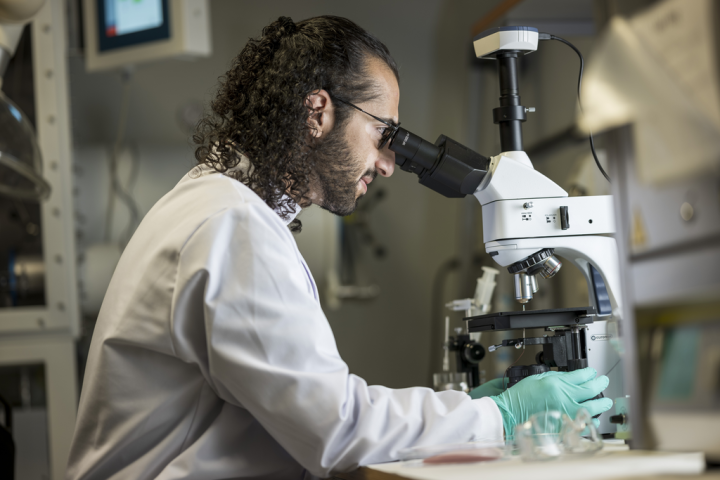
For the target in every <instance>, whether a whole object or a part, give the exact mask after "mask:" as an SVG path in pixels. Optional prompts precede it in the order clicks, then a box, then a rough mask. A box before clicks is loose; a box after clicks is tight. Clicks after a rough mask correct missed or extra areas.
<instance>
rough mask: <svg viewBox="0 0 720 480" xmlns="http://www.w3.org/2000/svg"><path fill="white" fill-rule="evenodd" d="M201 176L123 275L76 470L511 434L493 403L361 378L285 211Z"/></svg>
mask: <svg viewBox="0 0 720 480" xmlns="http://www.w3.org/2000/svg"><path fill="white" fill-rule="evenodd" d="M193 172H194V174H193ZM193 172H191V173H190V174H189V175H186V176H185V177H184V178H183V179H182V180H181V181H180V182H179V183H178V185H177V186H176V187H175V188H174V189H173V190H172V191H171V192H169V193H168V194H167V195H165V196H164V197H163V198H162V199H161V200H160V201H159V202H158V203H157V204H156V205H155V206H154V207H153V209H152V210H151V211H150V212H149V213H148V214H147V216H146V217H145V218H144V220H143V221H142V224H141V225H140V227H139V228H138V230H137V232H136V233H135V235H134V236H133V238H132V240H131V241H130V243H129V244H128V246H127V248H126V249H125V252H124V253H123V256H122V258H121V260H120V262H119V264H118V266H117V269H116V271H115V274H114V276H113V278H112V281H111V283H110V287H109V288H108V291H107V294H106V296H105V300H104V302H103V305H102V309H101V311H100V315H99V318H98V321H97V326H96V327H95V333H94V335H93V339H92V344H91V347H90V356H89V360H88V365H87V369H86V372H85V379H84V384H83V389H82V394H81V397H80V407H79V412H78V420H77V425H76V429H75V436H74V439H73V444H72V450H71V455H70V460H69V467H68V474H67V478H68V479H73V480H74V479H102V480H106V479H132V480H141V479H150V478H157V479H180V478H182V479H204V480H209V479H232V478H256V479H259V478H298V479H299V478H303V476H304V475H306V474H307V472H309V473H310V474H312V475H317V476H320V477H323V476H328V475H329V474H330V472H333V471H343V470H350V469H353V468H355V467H357V466H358V465H363V464H369V463H373V462H385V461H390V460H393V459H395V458H396V457H397V452H398V450H400V449H402V448H406V447H409V446H413V445H427V444H439V443H446V442H462V441H467V440H474V439H485V438H487V439H494V440H497V439H500V438H501V436H502V417H501V415H500V412H499V410H498V408H497V406H496V405H495V403H494V402H493V401H492V400H491V399H487V398H486V399H480V400H471V399H470V398H469V397H468V396H467V395H466V394H464V393H461V392H453V391H448V392H442V393H435V392H433V391H432V390H430V389H428V388H421V387H417V388H405V389H400V390H393V389H389V388H385V387H381V386H368V385H367V384H366V382H365V381H364V380H363V379H361V378H359V377H357V376H355V375H352V374H350V373H349V372H348V367H347V365H346V364H345V362H343V360H342V359H341V358H340V355H339V354H338V351H337V347H336V344H335V339H334V338H333V334H332V331H331V329H330V326H329V324H328V322H327V319H326V318H325V315H324V314H323V312H322V309H321V307H320V303H319V302H318V295H317V288H316V286H315V282H314V281H313V279H312V276H311V274H310V272H309V270H308V268H307V265H306V264H305V262H304V260H303V258H302V256H301V255H300V252H299V251H298V249H297V246H296V244H295V240H294V238H293V236H292V234H291V232H290V230H289V229H288V228H287V223H288V221H283V220H282V219H281V218H280V216H279V215H278V214H277V213H276V212H274V211H273V210H272V209H270V208H269V207H268V206H267V205H266V204H265V203H264V202H263V201H262V200H261V199H260V198H259V197H258V196H257V195H256V194H255V193H254V192H252V190H250V189H249V188H248V187H246V186H245V185H243V184H241V183H239V182H237V181H235V180H233V179H231V178H229V177H227V176H224V175H220V174H217V173H211V172H210V171H208V170H207V169H201V168H195V169H194V170H193ZM368 347H369V348H370V347H371V346H370V345H368Z"/></svg>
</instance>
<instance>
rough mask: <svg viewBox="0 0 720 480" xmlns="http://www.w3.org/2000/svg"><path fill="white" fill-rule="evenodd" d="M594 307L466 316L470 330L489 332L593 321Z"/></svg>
mask: <svg viewBox="0 0 720 480" xmlns="http://www.w3.org/2000/svg"><path fill="white" fill-rule="evenodd" d="M594 317H595V308H594V307H575V308H553V309H549V310H527V311H524V312H497V313H489V314H487V315H478V316H476V317H467V318H464V319H463V320H465V321H466V322H467V326H468V331H469V332H470V333H472V332H487V331H493V330H495V331H505V330H517V329H520V328H547V327H576V326H578V325H587V324H590V323H593V318H594Z"/></svg>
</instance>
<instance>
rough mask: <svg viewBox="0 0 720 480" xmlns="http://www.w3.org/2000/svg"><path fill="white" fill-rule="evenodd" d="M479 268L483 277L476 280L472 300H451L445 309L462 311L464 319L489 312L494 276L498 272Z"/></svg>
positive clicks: (492, 269)
mask: <svg viewBox="0 0 720 480" xmlns="http://www.w3.org/2000/svg"><path fill="white" fill-rule="evenodd" d="M481 268H482V270H483V276H482V277H480V278H478V279H477V285H476V286H475V294H474V295H473V298H463V299H460V300H453V301H452V302H450V303H447V304H445V306H446V307H447V308H449V309H450V310H453V311H456V312H458V311H463V312H465V316H466V317H471V316H473V315H484V314H486V313H488V312H489V311H490V309H491V308H492V303H491V301H492V295H493V292H494V291H495V285H497V283H496V282H495V276H496V275H497V274H498V273H500V272H499V271H498V270H497V269H495V268H492V267H481Z"/></svg>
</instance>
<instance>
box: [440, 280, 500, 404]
mask: <svg viewBox="0 0 720 480" xmlns="http://www.w3.org/2000/svg"><path fill="white" fill-rule="evenodd" d="M481 268H482V270H483V276H482V277H480V278H478V279H477V284H476V286H475V295H473V298H463V299H460V300H453V301H452V302H450V303H447V304H446V305H445V307H447V308H448V309H450V310H453V311H462V312H464V313H465V316H466V317H470V316H473V315H479V314H482V313H486V312H489V311H490V309H491V307H492V306H491V303H490V302H491V300H492V295H493V292H494V290H495V285H496V283H495V276H496V275H497V274H498V273H500V272H498V271H497V270H496V269H494V268H492V267H481ZM449 322H450V319H449V317H445V341H444V343H443V348H444V350H445V355H444V358H443V370H444V371H448V370H449V358H448V356H449V352H455V369H456V370H457V372H461V373H463V374H465V375H467V382H468V385H469V387H470V389H471V390H472V389H473V388H475V387H478V386H480V385H481V384H482V383H483V382H484V381H485V379H484V378H483V377H484V375H481V371H480V367H479V363H480V361H481V360H482V359H483V358H484V357H485V349H484V348H483V346H482V345H481V344H480V335H481V333H476V332H473V333H468V332H467V331H466V332H465V333H463V330H462V328H456V329H455V336H452V337H451V336H450V331H449V330H450V325H449Z"/></svg>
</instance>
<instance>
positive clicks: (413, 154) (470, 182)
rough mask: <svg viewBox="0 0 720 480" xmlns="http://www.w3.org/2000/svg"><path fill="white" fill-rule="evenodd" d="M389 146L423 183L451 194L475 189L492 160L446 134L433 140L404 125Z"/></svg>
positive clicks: (403, 167) (457, 195)
mask: <svg viewBox="0 0 720 480" xmlns="http://www.w3.org/2000/svg"><path fill="white" fill-rule="evenodd" d="M388 148H390V150H392V151H393V152H394V153H395V163H396V164H397V165H398V166H399V167H400V169H401V170H404V171H406V172H411V173H414V174H416V175H417V176H418V177H419V179H420V183H421V184H422V185H425V186H426V187H428V188H430V189H432V190H435V191H436V192H438V193H440V194H441V195H444V196H446V197H449V198H459V197H464V196H465V195H468V194H470V195H472V194H473V193H475V190H476V189H477V187H478V185H480V182H481V181H482V179H483V178H484V177H485V174H486V173H487V169H488V164H489V163H490V161H489V159H488V158H486V157H483V156H482V155H480V154H478V153H475V152H474V151H472V150H470V149H469V148H467V147H465V146H463V145H461V144H459V143H458V142H456V141H455V140H452V139H451V138H448V137H446V136H445V135H440V137H439V138H438V139H437V140H436V141H435V143H434V144H432V143H430V142H428V141H426V140H424V139H423V138H422V137H420V136H419V135H415V134H414V133H412V132H410V131H408V130H406V129H404V128H402V127H397V129H396V131H395V133H394V134H393V136H392V137H391V138H390V142H389V145H388Z"/></svg>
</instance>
